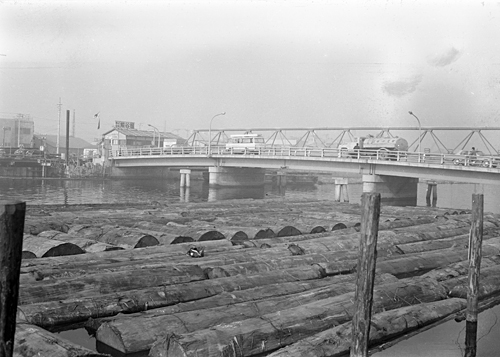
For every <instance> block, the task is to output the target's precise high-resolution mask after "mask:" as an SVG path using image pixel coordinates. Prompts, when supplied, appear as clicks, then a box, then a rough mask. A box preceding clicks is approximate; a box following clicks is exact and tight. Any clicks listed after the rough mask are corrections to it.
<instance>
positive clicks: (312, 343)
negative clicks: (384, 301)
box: [268, 298, 466, 357]
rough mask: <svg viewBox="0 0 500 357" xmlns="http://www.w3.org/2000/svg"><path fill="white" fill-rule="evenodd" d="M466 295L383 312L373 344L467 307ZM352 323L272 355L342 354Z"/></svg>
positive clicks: (374, 330) (347, 346) (372, 335)
mask: <svg viewBox="0 0 500 357" xmlns="http://www.w3.org/2000/svg"><path fill="white" fill-rule="evenodd" d="M465 305H466V302H465V300H464V299H458V298H453V299H447V300H441V301H436V302H429V303H423V304H419V305H414V306H406V307H401V308H399V309H394V310H390V311H384V312H380V313H378V314H375V315H374V316H373V318H372V323H371V328H370V345H372V346H373V345H376V344H379V343H382V342H385V341H386V340H388V339H391V338H395V337H398V336H401V335H403V334H406V333H408V332H411V331H415V330H417V329H420V328H422V327H424V326H427V325H430V324H432V323H434V322H436V321H439V320H441V319H443V318H445V317H447V316H450V315H453V314H456V313H458V312H459V311H460V310H462V309H464V308H465ZM351 332H352V328H351V324H350V323H345V324H342V325H339V326H335V327H333V328H331V329H328V330H326V331H324V332H321V333H318V334H316V335H314V336H311V337H307V338H304V339H302V340H300V341H298V342H295V343H293V344H291V345H290V346H287V347H284V348H281V349H279V350H278V351H276V352H273V353H271V354H269V355H268V357H323V356H341V355H344V354H347V353H349V349H350V347H351Z"/></svg>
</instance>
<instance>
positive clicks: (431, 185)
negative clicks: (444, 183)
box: [425, 181, 438, 207]
mask: <svg viewBox="0 0 500 357" xmlns="http://www.w3.org/2000/svg"><path fill="white" fill-rule="evenodd" d="M431 194H432V207H436V204H437V199H438V192H437V183H436V182H435V181H429V182H427V192H426V194H425V202H426V204H427V207H430V206H431Z"/></svg>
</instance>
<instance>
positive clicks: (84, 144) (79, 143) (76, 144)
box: [43, 135, 96, 149]
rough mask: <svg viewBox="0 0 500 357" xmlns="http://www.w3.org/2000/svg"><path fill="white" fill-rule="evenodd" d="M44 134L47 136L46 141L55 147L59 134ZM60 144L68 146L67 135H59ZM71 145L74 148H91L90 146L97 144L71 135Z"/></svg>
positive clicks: (93, 146)
mask: <svg viewBox="0 0 500 357" xmlns="http://www.w3.org/2000/svg"><path fill="white" fill-rule="evenodd" d="M43 136H44V137H45V142H46V143H47V144H48V145H50V146H53V147H55V146H56V145H57V135H43ZM59 145H60V146H66V136H62V135H61V136H60V137H59ZM69 147H70V148H72V149H90V148H95V147H96V145H93V144H91V143H89V142H88V141H86V140H83V139H80V138H75V137H71V136H70V137H69Z"/></svg>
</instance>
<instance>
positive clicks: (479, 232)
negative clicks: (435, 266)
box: [465, 194, 484, 357]
mask: <svg viewBox="0 0 500 357" xmlns="http://www.w3.org/2000/svg"><path fill="white" fill-rule="evenodd" d="M483 200H484V196H483V195H482V194H473V195H472V222H471V230H470V243H469V280H468V284H467V286H468V289H467V312H466V323H465V357H475V356H476V351H477V315H478V293H479V274H480V268H481V255H482V243H483V206H484V201H483Z"/></svg>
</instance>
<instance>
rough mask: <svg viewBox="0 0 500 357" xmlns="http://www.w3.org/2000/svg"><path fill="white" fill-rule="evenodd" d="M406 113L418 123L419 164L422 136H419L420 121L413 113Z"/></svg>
mask: <svg viewBox="0 0 500 357" xmlns="http://www.w3.org/2000/svg"><path fill="white" fill-rule="evenodd" d="M408 113H409V114H410V115H412V116H414V117H415V119H417V122H418V162H420V153H421V152H422V148H421V145H422V134H421V130H422V126H421V125H420V120H419V119H418V117H417V116H416V115H415V114H413V112H412V111H411V110H410V111H409V112H408Z"/></svg>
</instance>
